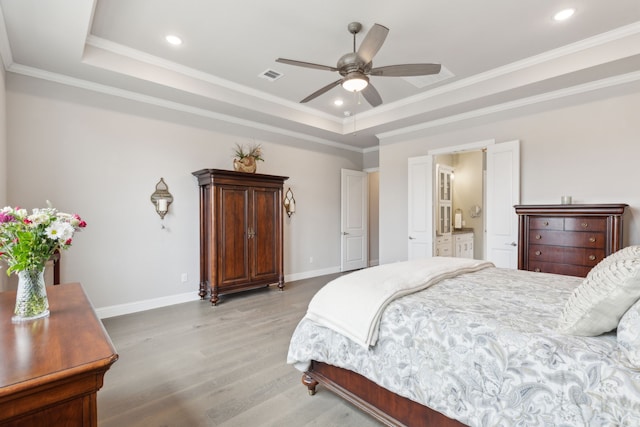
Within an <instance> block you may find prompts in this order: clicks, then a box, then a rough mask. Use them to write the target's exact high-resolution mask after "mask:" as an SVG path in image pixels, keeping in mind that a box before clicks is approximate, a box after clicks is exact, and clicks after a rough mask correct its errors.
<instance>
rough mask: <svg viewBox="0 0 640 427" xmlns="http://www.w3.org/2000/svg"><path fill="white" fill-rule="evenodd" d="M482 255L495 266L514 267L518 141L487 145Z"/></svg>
mask: <svg viewBox="0 0 640 427" xmlns="http://www.w3.org/2000/svg"><path fill="white" fill-rule="evenodd" d="M486 184H487V188H486V191H485V193H486V197H487V201H486V208H485V213H486V215H485V217H486V226H487V239H486V251H485V254H486V256H485V257H486V259H487V260H488V261H492V262H493V263H494V264H495V265H496V267H506V268H518V244H517V242H518V216H517V215H516V213H515V210H514V208H513V206H514V205H517V204H519V203H520V141H510V142H504V143H500V144H494V145H490V146H488V147H487V183H486Z"/></svg>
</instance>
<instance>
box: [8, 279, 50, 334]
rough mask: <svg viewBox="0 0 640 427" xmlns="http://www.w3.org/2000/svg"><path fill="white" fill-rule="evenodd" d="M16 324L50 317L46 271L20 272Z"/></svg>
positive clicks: (15, 315)
mask: <svg viewBox="0 0 640 427" xmlns="http://www.w3.org/2000/svg"><path fill="white" fill-rule="evenodd" d="M13 314H14V316H13V317H12V318H11V321H12V322H14V323H18V322H26V321H29V320H34V319H39V318H41V317H46V316H48V315H49V300H48V299H47V289H46V287H45V284H44V269H42V270H23V271H19V272H18V292H17V294H16V307H15V309H14V310H13Z"/></svg>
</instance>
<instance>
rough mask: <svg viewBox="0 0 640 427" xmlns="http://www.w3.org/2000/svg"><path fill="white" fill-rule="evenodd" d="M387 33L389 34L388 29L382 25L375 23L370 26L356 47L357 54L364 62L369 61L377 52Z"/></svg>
mask: <svg viewBox="0 0 640 427" xmlns="http://www.w3.org/2000/svg"><path fill="white" fill-rule="evenodd" d="M387 34H389V29H388V28H387V27H385V26H383V25H380V24H375V25H374V26H373V27H371V29H370V30H369V32H368V33H367V35H366V36H365V38H364V40H362V43H361V44H360V47H359V48H358V56H359V57H360V59H362V60H363V61H364V63H365V64H368V63H369V62H371V60H372V59H373V57H374V56H375V54H376V53H378V51H379V50H380V48H381V47H382V43H384V40H385V39H386V38H387Z"/></svg>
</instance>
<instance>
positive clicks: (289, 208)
mask: <svg viewBox="0 0 640 427" xmlns="http://www.w3.org/2000/svg"><path fill="white" fill-rule="evenodd" d="M282 204H283V205H284V211H285V212H286V213H287V216H288V217H289V218H291V215H293V214H294V213H295V211H296V199H294V198H293V191H291V188H289V189H288V190H287V192H286V193H285V195H284V200H283V201H282Z"/></svg>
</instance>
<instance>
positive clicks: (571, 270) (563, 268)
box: [528, 262, 591, 277]
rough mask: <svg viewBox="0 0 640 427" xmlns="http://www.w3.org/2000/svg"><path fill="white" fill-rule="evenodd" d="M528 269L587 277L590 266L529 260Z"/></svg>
mask: <svg viewBox="0 0 640 427" xmlns="http://www.w3.org/2000/svg"><path fill="white" fill-rule="evenodd" d="M528 270H529V271H537V272H541V273H553V274H565V275H567V276H578V277H587V274H589V271H591V267H585V266H581V265H572V264H556V263H552V262H530V263H529V268H528Z"/></svg>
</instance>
